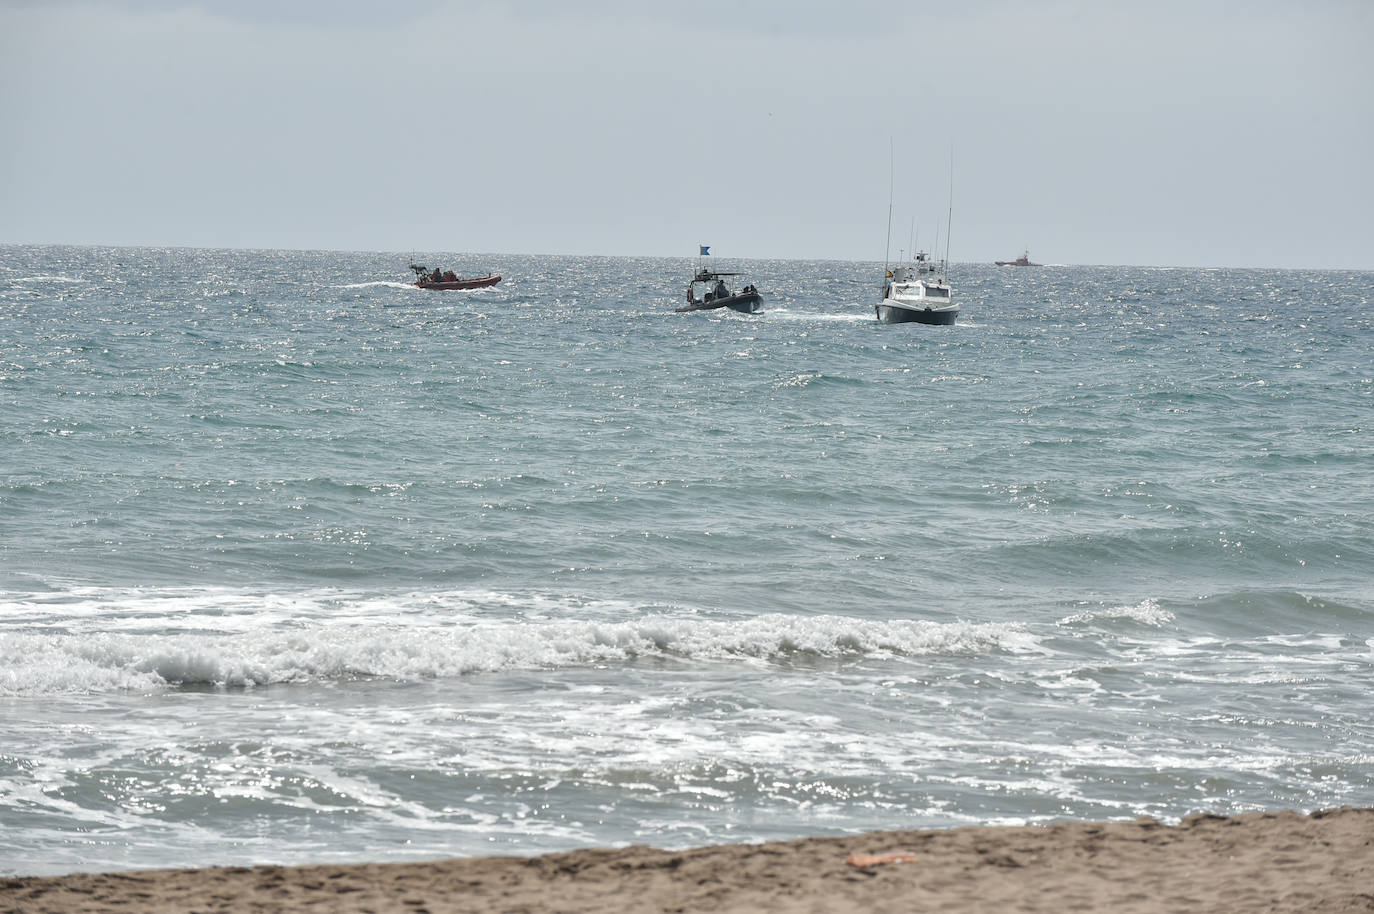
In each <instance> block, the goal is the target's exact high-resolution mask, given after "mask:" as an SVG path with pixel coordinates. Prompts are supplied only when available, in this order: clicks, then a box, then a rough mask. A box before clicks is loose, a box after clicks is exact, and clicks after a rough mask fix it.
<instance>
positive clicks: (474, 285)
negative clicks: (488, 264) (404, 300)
mask: <svg viewBox="0 0 1374 914" xmlns="http://www.w3.org/2000/svg"><path fill="white" fill-rule="evenodd" d="M500 281H501V274H500V273H491V274H488V275H486V276H476V277H474V278H472V279H459V280H457V281H452V280H450V281H440V282H434V281H433V280H429V279H422V280H420V281H419V282H417V283H414V285H416V286H419V287H420V288H421V289H432V290H434V291H436V292H449V291H452V290H454V289H484V288H486V287H487V286H494V285H496V284H497V283H498V282H500Z"/></svg>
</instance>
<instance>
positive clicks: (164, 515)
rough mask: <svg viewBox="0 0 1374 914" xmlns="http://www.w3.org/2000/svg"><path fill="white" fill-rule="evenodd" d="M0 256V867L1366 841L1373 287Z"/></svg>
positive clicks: (1076, 275)
mask: <svg viewBox="0 0 1374 914" xmlns="http://www.w3.org/2000/svg"><path fill="white" fill-rule="evenodd" d="M408 262H409V259H408V257H407V256H406V255H405V254H382V253H338V252H304V251H246V250H192V249H165V250H164V249H153V248H102V247H56V246H13V245H11V246H0V872H3V873H5V874H23V875H40V874H44V875H46V874H60V873H69V872H74V871H108V870H122V869H130V868H149V867H159V868H160V867H185V866H199V865H208V864H223V865H237V864H252V863H279V864H293V863H308V862H322V863H323V862H331V863H332V862H353V861H400V860H419V859H433V858H440V857H450V856H469V855H492V854H502V855H506V854H515V855H525V854H537V853H542V852H547V851H555V850H569V849H573V848H582V847H589V846H618V845H624V844H630V843H643V844H650V845H654V846H658V847H664V848H682V847H689V846H699V845H705V844H715V843H723V842H749V841H762V840H772V839H782V838H794V837H804V836H815V835H840V834H847V833H853V832H860V831H868V830H875V829H888V828H926V827H947V826H957V825H966V824H1022V823H1039V822H1051V821H1056V820H1065V819H1076V820H1083V819H1092V820H1103V819H1133V818H1136V817H1139V816H1154V817H1157V818H1160V819H1162V820H1165V821H1176V820H1177V819H1179V818H1180V817H1182V816H1184V815H1187V814H1190V813H1194V812H1204V811H1205V812H1213V813H1219V814H1233V813H1239V812H1246V811H1254V810H1276V809H1297V810H1302V811H1310V810H1315V809H1321V808H1328V807H1334V806H1340V805H1343V804H1351V805H1358V806H1374V698H1371V696H1372V695H1374V307H1372V305H1371V298H1374V274H1371V273H1368V272H1330V271H1329V272H1305V271H1287V270H1260V269H1214V270H1198V269H1147V268H1128V267H1076V266H1053V265H1051V266H1045V267H1039V268H1021V269H1018V268H998V267H995V266H991V265H962V264H955V265H954V266H953V268H952V270H951V279H952V282H953V285H954V291H955V297H956V300H957V301H959V302H960V303H961V304H962V306H963V312H962V314H961V315H960V317H959V321H958V323H957V324H956V325H955V326H953V327H928V326H921V325H915V324H905V325H883V324H879V323H877V322H876V321H875V319H874V315H873V303H874V301H875V299H876V298H877V296H878V291H879V288H880V284H881V279H882V267H883V265H882V264H881V263H852V262H826V261H759V260H754V261H735V260H729V259H723V258H712V260H711V263H712V265H713V266H716V267H718V268H720V269H743V270H747V271H748V273H749V277H748V278H749V279H750V280H752V281H753V282H754V283H755V284H756V285H758V287H759V289H760V290H761V291H762V292H763V294H764V306H763V310H762V311H761V312H760V313H759V314H757V315H752V316H748V315H741V314H736V313H734V312H698V313H691V314H676V313H673V312H672V309H673V308H674V307H675V306H677V305H678V304H679V303H681V301H682V300H683V295H684V291H685V289H686V285H687V281H688V279H689V278H690V277H691V273H692V270H693V268H694V266H695V261H694V260H693V259H692V258H677V259H651V258H615V257H553V256H509V255H499V256H496V255H492V256H480V255H452V254H450V255H435V254H428V253H427V254H423V255H420V262H423V263H426V264H428V265H430V266H442V267H449V268H453V269H456V270H457V271H459V272H460V273H464V274H468V275H472V274H481V273H486V272H487V271H488V270H495V271H498V272H501V273H503V274H504V276H505V280H504V281H503V282H502V283H501V284H500V285H498V286H495V287H492V288H490V289H485V290H480V291H470V292H427V291H422V290H419V289H416V288H414V287H411V286H408V285H407V284H406V282H407V279H408V277H409V272H408V270H407V264H408Z"/></svg>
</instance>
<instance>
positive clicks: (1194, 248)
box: [0, 0, 1374, 269]
mask: <svg viewBox="0 0 1374 914" xmlns="http://www.w3.org/2000/svg"><path fill="white" fill-rule="evenodd" d="M1371 46H1374V0H1307V2H1304V3H1297V2H1292V3H1281V2H1271V0H1249V2H1239V0H1231V2H1217V0H1182V2H1175V0H1152V2H1131V3H1124V2H1112V0H1037V2H1033V3H1029V2H1010V0H962V2H958V0H956V2H944V3H939V4H935V3H929V2H925V0H906V2H897V0H891V2H879V0H845V2H838V0H834V2H822V0H692V2H674V3H671V4H660V3H655V2H654V0H577V2H569V0H507V2H502V0H488V2H481V0H473V2H446V0H385V2H384V0H375V2H361V0H298V2H292V0H275V2H273V0H87V2H76V0H0V131H3V132H2V133H0V243H29V242H67V243H77V244H87V243H89V244H132V245H168V246H194V247H248V248H305V249H340V250H369V251H372V250H381V251H398V252H409V251H473V252H495V253H550V254H612V255H663V256H673V255H682V256H684V257H687V256H692V255H694V254H695V252H696V245H698V244H711V245H712V252H713V253H714V254H717V255H720V256H726V257H740V258H799V259H801V258H835V259H843V260H882V259H884V253H885V251H884V247H885V242H886V236H887V220H888V205H889V182H890V179H892V184H893V186H894V190H895V193H894V194H892V203H893V230H892V242H891V247H892V253H893V255H894V256H895V255H896V253H897V249H898V248H904V249H909V248H910V240H911V238H912V236H913V234H914V235H915V236H916V239H917V241H918V243H919V246H922V247H930V246H931V245H932V244H933V243H934V241H935V238H936V233H937V231H938V232H939V234H940V238H941V245H940V246H941V247H942V248H943V247H944V240H945V238H946V231H947V229H946V227H945V219H946V215H947V212H946V211H947V209H948V208H949V201H950V191H951V174H952V184H953V229H952V234H950V235H949V237H948V240H949V241H950V242H951V247H950V257H951V259H952V260H955V261H991V260H993V259H1002V258H1008V257H1014V256H1016V255H1018V254H1020V253H1021V250H1022V248H1024V247H1027V246H1028V247H1029V248H1030V252H1031V256H1032V258H1033V259H1035V260H1039V261H1044V262H1049V263H1077V264H1140V265H1174V266H1282V267H1315V268H1330V267H1336V268H1358V269H1374V52H1372V51H1371V50H1370V48H1371ZM892 150H895V157H892V156H890V151H892ZM894 160H895V169H893V168H891V167H890V164H891V163H892V161H894ZM951 161H952V163H953V166H952V168H951ZM894 171H895V179H893V172H894ZM913 226H914V232H913Z"/></svg>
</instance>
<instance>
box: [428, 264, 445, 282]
mask: <svg viewBox="0 0 1374 914" xmlns="http://www.w3.org/2000/svg"><path fill="white" fill-rule="evenodd" d="M442 279H443V274H442V273H440V272H439V268H438V267H435V268H434V272H433V273H431V274H429V281H430V282H440V281H441V280H442Z"/></svg>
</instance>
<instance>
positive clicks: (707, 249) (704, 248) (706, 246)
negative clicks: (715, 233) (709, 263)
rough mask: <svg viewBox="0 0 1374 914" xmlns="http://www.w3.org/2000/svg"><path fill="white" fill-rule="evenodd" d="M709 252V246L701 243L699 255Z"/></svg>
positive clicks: (705, 254) (703, 255)
mask: <svg viewBox="0 0 1374 914" xmlns="http://www.w3.org/2000/svg"><path fill="white" fill-rule="evenodd" d="M710 253H711V246H710V245H709V244H703V245H702V246H701V256H702V257H705V256H707V255H708V254H710Z"/></svg>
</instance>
